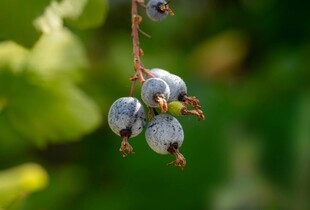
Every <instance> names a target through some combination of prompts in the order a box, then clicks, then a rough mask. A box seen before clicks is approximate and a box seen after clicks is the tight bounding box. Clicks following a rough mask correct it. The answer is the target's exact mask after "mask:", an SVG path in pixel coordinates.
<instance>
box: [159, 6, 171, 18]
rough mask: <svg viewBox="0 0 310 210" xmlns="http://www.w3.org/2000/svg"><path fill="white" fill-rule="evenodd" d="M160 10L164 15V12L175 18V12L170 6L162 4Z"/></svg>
mask: <svg viewBox="0 0 310 210" xmlns="http://www.w3.org/2000/svg"><path fill="white" fill-rule="evenodd" d="M159 9H160V11H162V12H163V13H164V12H168V13H169V15H170V16H174V12H173V11H172V9H170V8H169V6H168V4H161V5H159Z"/></svg>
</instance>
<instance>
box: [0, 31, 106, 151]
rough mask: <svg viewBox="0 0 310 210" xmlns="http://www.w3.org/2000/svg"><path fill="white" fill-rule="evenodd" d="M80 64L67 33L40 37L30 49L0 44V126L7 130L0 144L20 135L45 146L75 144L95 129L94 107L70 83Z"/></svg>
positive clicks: (78, 49) (75, 44)
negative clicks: (65, 143) (49, 144)
mask: <svg viewBox="0 0 310 210" xmlns="http://www.w3.org/2000/svg"><path fill="white" fill-rule="evenodd" d="M44 50H47V51H46V52H44ZM72 51H74V52H72ZM6 53H7V55H6ZM48 54H50V55H51V57H50V58H49V56H48ZM85 62H86V61H85V55H84V53H83V50H82V48H81V46H79V44H78V42H77V41H76V40H74V38H72V36H71V35H70V33H67V32H64V33H63V32H61V31H59V32H58V33H56V34H55V33H52V34H49V35H44V36H43V37H42V39H41V40H40V42H39V43H38V44H37V45H36V46H35V47H34V49H33V50H32V51H31V50H30V51H29V50H26V49H24V48H23V47H20V46H18V45H17V44H15V43H12V42H5V43H2V44H0V122H2V123H6V124H7V125H6V126H3V128H8V129H5V130H6V132H4V133H3V134H1V135H0V136H1V140H10V138H14V139H15V138H18V137H20V136H21V137H22V138H26V139H30V140H33V141H34V142H36V143H37V144H38V145H45V144H46V143H47V142H65V141H70V140H77V139H78V138H80V137H81V136H82V135H84V134H86V133H88V132H91V131H92V130H93V129H95V128H96V127H97V126H98V125H99V123H100V121H101V117H100V112H99V109H98V107H97V105H96V104H95V103H94V102H93V101H92V100H91V99H90V98H89V97H88V96H86V95H85V94H84V93H83V92H82V91H81V90H80V89H79V88H78V87H76V86H74V84H73V83H72V81H74V80H75V79H74V80H72V79H70V78H77V77H78V76H76V75H79V71H77V69H78V68H79V67H80V69H82V67H83V65H85V64H84V63H85ZM84 67H85V66H84ZM46 77H50V78H52V79H48V80H46Z"/></svg>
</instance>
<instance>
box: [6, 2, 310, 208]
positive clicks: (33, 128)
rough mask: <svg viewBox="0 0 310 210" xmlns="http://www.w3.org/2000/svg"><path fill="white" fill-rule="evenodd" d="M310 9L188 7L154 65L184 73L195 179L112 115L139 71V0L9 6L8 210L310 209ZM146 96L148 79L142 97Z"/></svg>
mask: <svg viewBox="0 0 310 210" xmlns="http://www.w3.org/2000/svg"><path fill="white" fill-rule="evenodd" d="M309 6H310V5H309V2H307V1H295V2H292V1H288V0H284V1H283V0H282V1H280V0H218V1H215V0H204V1H203V0H199V1H198V0H191V1H189V0H174V1H171V3H170V8H172V10H173V11H174V13H175V16H173V17H168V18H167V19H166V20H164V21H162V22H153V21H151V20H149V19H148V18H147V16H146V14H145V11H144V10H143V9H142V8H140V9H139V12H140V14H141V16H142V17H143V21H142V23H141V25H140V27H141V29H142V30H143V31H144V32H146V33H147V34H150V35H151V36H152V38H151V39H149V38H147V37H146V36H143V35H141V34H140V44H141V48H142V49H143V51H144V56H143V57H142V62H143V64H144V65H145V67H146V68H153V67H159V68H163V69H166V70H168V71H170V72H172V73H174V74H177V75H179V76H180V77H182V78H183V79H184V80H185V81H186V83H187V88H188V93H189V95H193V96H196V97H197V98H198V99H199V100H200V103H201V105H202V109H203V111H204V113H205V116H206V120H205V121H200V122H198V121H197V119H196V118H194V117H189V116H186V117H180V118H178V119H179V121H180V122H181V124H182V126H183V129H184V133H185V140H184V144H183V145H182V147H181V149H180V151H181V152H182V153H183V154H184V156H185V157H186V160H187V166H186V168H185V170H184V171H182V170H180V169H179V168H177V167H174V166H166V163H168V162H170V161H172V160H173V158H174V157H173V156H172V155H168V156H164V155H159V154H156V153H155V152H153V151H152V150H151V149H150V148H149V147H148V145H147V143H146V141H145V138H144V132H143V133H142V134H141V135H139V136H138V137H135V138H133V139H130V143H131V145H132V146H133V147H134V151H135V152H136V154H135V155H130V156H128V157H126V158H123V157H122V156H121V155H120V153H119V151H118V150H119V146H120V138H119V137H118V136H116V135H115V134H114V133H113V132H112V131H111V130H110V129H109V127H108V124H107V112H108V110H109V107H110V105H111V104H112V103H113V101H115V100H116V99H117V98H119V97H123V96H128V95H129V92H130V87H131V82H130V81H129V78H130V77H131V76H132V75H133V74H134V71H133V54H132V40H131V15H130V10H131V1H130V0H110V1H104V0H76V1H73V0H62V1H60V0H58V1H50V0H29V1H22V0H10V1H1V2H0V209H1V210H2V209H8V210H17V209H22V210H43V209H44V210H65V209H68V208H69V209H75V210H98V209H113V210H138V209H206V210H209V209H210V210H282V209H291V210H309V209H310V199H309V198H310V24H309V23H310V13H309ZM135 96H136V97H138V98H140V85H139V84H138V85H137V86H136V89H135Z"/></svg>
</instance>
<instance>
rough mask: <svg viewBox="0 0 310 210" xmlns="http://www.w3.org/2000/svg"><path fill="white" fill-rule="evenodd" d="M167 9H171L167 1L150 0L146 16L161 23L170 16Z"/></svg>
mask: <svg viewBox="0 0 310 210" xmlns="http://www.w3.org/2000/svg"><path fill="white" fill-rule="evenodd" d="M165 8H167V9H168V8H169V7H168V3H167V2H166V1H165V0H150V1H149V2H148V4H147V5H146V14H147V16H148V17H149V18H150V19H151V20H153V21H160V20H163V19H165V18H166V17H167V16H168V15H169V12H168V10H167V9H165Z"/></svg>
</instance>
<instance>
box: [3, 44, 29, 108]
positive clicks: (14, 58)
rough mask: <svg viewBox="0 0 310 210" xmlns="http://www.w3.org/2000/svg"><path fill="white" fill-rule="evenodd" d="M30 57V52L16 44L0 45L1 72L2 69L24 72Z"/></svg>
mask: <svg viewBox="0 0 310 210" xmlns="http://www.w3.org/2000/svg"><path fill="white" fill-rule="evenodd" d="M28 55H29V51H28V50H27V49H25V48H23V47H21V46H20V45H18V44H16V43H14V42H11V41H7V42H2V43H0V70H1V68H8V69H11V70H12V71H14V72H19V71H22V70H23V69H25V66H26V63H27V59H28ZM0 104H1V102H0ZM0 107H1V105H0ZM0 110H1V108H0Z"/></svg>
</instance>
